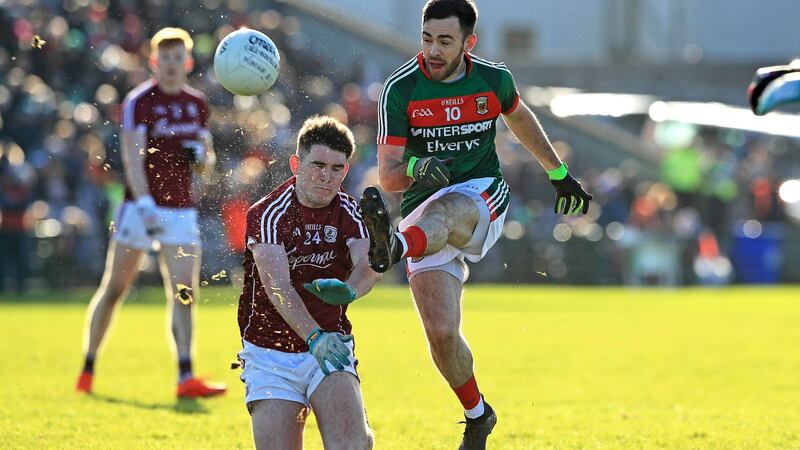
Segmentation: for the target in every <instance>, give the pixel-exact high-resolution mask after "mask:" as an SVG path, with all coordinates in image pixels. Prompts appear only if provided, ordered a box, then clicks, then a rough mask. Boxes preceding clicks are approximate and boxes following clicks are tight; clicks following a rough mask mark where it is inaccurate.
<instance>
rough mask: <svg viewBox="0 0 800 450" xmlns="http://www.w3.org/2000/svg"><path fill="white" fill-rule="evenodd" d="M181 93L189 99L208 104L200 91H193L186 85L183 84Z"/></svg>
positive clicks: (193, 89)
mask: <svg viewBox="0 0 800 450" xmlns="http://www.w3.org/2000/svg"><path fill="white" fill-rule="evenodd" d="M181 92H183V93H184V94H186V95H188V96H189V97H193V98H195V99H197V100H200V101H202V102H208V97H207V96H206V94H205V93H204V92H203V91H201V90H199V89H195V88H193V87H191V86H189V85H188V84H184V85H183V87H182V88H181Z"/></svg>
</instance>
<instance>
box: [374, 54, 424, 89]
mask: <svg viewBox="0 0 800 450" xmlns="http://www.w3.org/2000/svg"><path fill="white" fill-rule="evenodd" d="M419 58H421V55H417V56H415V57H413V58H411V59H409V60H408V61H406V62H405V63H404V64H403V65H401V66H400V67H398V68H397V69H395V71H394V72H392V74H391V75H389V76H388V77H387V78H386V81H385V82H384V83H383V88H384V90H385V91H387V92H390V93H395V92H397V91H399V90H400V88H401V87H403V86H413V85H414V84H415V82H416V80H417V76H416V74H417V72H419V71H420V62H419Z"/></svg>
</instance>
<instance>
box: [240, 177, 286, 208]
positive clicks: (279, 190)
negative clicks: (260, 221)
mask: <svg viewBox="0 0 800 450" xmlns="http://www.w3.org/2000/svg"><path fill="white" fill-rule="evenodd" d="M294 189H295V185H294V177H292V178H290V179H288V180H286V181H285V182H284V183H283V184H281V185H280V186H278V187H276V188H275V189H274V190H273V191H272V192H270V193H269V194H267V195H265V196H264V197H262V198H261V200H258V201H257V202H255V203H253V204H252V205H251V206H250V208H249V209H248V210H247V215H248V217H253V216H259V217H260V216H262V215H264V214H267V213H270V212H276V213H277V212H278V211H280V210H283V209H286V208H288V207H289V206H291V203H292V201H293V199H294V195H292V193H293V192H294Z"/></svg>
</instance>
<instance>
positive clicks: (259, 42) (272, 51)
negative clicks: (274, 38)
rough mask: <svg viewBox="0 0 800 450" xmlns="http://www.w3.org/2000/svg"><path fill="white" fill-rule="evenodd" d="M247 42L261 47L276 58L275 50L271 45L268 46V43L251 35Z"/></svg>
mask: <svg viewBox="0 0 800 450" xmlns="http://www.w3.org/2000/svg"><path fill="white" fill-rule="evenodd" d="M247 40H248V41H249V42H250V43H251V44H253V45H258V46H260V47H261V48H263V49H264V50H266V51H267V52H268V53H269V54H270V55H272V56H275V49H274V48H273V47H272V46H271V45H269V44H267V41H265V40H263V39H261V38H260V37H258V36H256V35H255V34H251V35H250V37H249V38H248V39H247Z"/></svg>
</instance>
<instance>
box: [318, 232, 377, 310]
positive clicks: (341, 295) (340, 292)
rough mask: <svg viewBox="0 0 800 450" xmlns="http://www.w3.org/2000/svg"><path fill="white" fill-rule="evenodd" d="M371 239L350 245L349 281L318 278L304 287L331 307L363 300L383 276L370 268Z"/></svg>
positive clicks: (358, 240) (357, 240) (357, 241)
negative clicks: (350, 264)
mask: <svg viewBox="0 0 800 450" xmlns="http://www.w3.org/2000/svg"><path fill="white" fill-rule="evenodd" d="M368 252H369V239H356V240H354V241H353V242H351V243H350V259H351V260H352V262H353V271H352V272H351V273H350V276H349V277H348V278H347V281H346V282H345V281H341V280H337V279H336V278H318V279H316V280H314V281H312V282H311V283H306V284H305V285H303V287H305V288H306V289H307V290H308V291H309V292H311V293H312V294H314V295H316V296H317V297H319V298H320V300H322V301H323V302H325V303H328V304H331V305H347V304H350V303H352V302H354V301H355V300H356V299H358V298H361V297H363V296H365V295H367V293H369V291H370V290H372V287H373V286H375V283H377V282H378V281H379V280H380V279H381V276H382V274H380V273H378V272H375V271H374V270H372V268H371V267H370V266H369V257H368V256H367V253H368Z"/></svg>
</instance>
